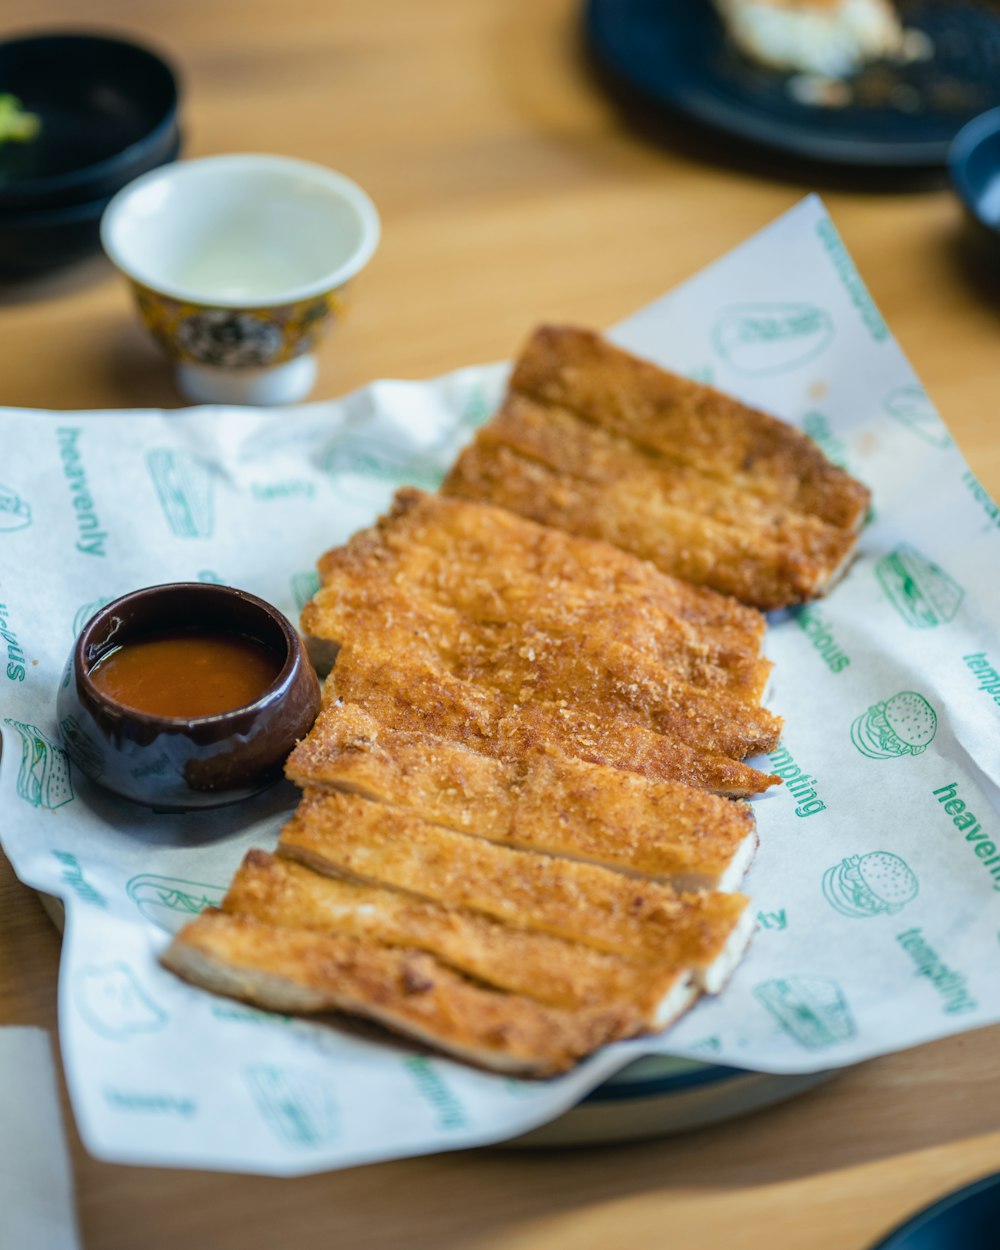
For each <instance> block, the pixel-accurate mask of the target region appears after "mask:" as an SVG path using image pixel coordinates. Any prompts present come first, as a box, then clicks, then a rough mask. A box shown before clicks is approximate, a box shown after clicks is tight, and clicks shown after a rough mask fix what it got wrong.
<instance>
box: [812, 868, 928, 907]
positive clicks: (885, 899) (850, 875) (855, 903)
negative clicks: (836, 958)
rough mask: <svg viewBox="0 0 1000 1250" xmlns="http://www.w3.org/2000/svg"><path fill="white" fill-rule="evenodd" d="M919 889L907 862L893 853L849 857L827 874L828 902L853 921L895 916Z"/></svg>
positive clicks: (825, 888) (825, 880)
mask: <svg viewBox="0 0 1000 1250" xmlns="http://www.w3.org/2000/svg"><path fill="white" fill-rule="evenodd" d="M919 890H920V884H919V882H918V881H917V878H916V877H915V876H914V875H913V873H912V872H911V870H910V866H909V865H908V864H907V862H906V860H905V859H900V857H899V856H898V855H893V854H892V852H891V851H872V852H871V853H870V854H869V855H848V856H847V858H846V859H842V860H841V861H840V863H839V864H835V865H834V866H833V867H832V868H828V869H827V870H826V872H825V873H824V874H823V894H824V896H825V897H826V901H827V902H828V903H829V904H830V906H831V907H833V908H835V909H836V910H837V911H839V912H840V914H841V915H842V916H850V917H851V919H852V920H866V919H868V918H870V917H871V916H891V915H894V914H895V913H896V912H898V911H901V910H902V909H903V908H904V907H905V906H906V904H907V903H912V902H913V900H914V899H915V898H916V897H917V894H918V892H919Z"/></svg>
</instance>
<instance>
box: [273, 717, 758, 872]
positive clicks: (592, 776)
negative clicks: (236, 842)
mask: <svg viewBox="0 0 1000 1250" xmlns="http://www.w3.org/2000/svg"><path fill="white" fill-rule="evenodd" d="M285 773H286V776H287V777H288V778H289V779H290V780H291V781H294V782H295V783H296V785H298V786H300V787H302V788H303V789H304V788H306V787H313V788H329V787H332V788H336V789H339V790H343V791H345V792H346V793H349V794H356V795H358V796H360V797H362V798H367V799H371V800H374V801H378V802H383V803H388V804H390V805H393V806H398V807H405V808H407V809H409V810H410V811H411V812H413V813H414V814H415V815H417V816H419V817H421V818H422V819H423V820H428V821H430V822H432V823H434V824H440V825H444V826H445V827H447V828H450V829H456V830H459V831H461V832H465V833H470V834H474V835H475V836H477V837H483V838H487V839H489V840H490V841H495V842H500V843H503V844H505V845H508V846H516V847H520V848H522V849H527V850H534V851H547V852H550V853H552V854H555V855H564V856H567V857H569V858H572V859H580V860H584V861H589V862H592V863H597V864H602V865H604V866H605V867H610V868H615V869H617V870H619V871H625V872H629V873H633V874H640V875H643V876H648V877H650V878H653V879H654V880H661V881H669V882H670V883H671V884H672V885H674V887H675V888H678V889H682V890H684V889H687V890H691V889H705V888H708V889H730V888H732V889H735V888H736V887H737V886H738V884H739V882H740V881H741V880H742V878H743V875H744V874H745V872H746V869H747V868H748V867H749V864H750V860H751V859H752V857H753V853H754V850H755V849H756V831H755V827H754V824H755V822H754V817H753V812H752V810H751V808H750V807H749V805H748V804H746V803H734V802H732V801H730V800H728V799H722V798H718V797H716V796H715V795H712V794H708V793H707V792H706V791H704V790H697V789H694V788H693V787H691V786H684V785H680V784H678V783H675V782H659V783H657V782H651V781H647V780H646V779H645V778H643V777H638V776H636V775H634V774H630V773H625V772H622V771H621V770H619V769H615V768H607V767H605V766H602V765H598V764H587V763H583V762H582V761H579V760H571V759H567V758H560V757H554V756H551V755H545V754H544V753H541V752H534V753H531V754H528V755H526V756H524V757H522V758H520V759H518V760H499V759H493V758H490V757H488V756H485V755H481V754H478V753H477V752H474V751H470V750H469V749H468V748H466V747H463V746H461V745H459V744H457V743H454V742H449V741H448V740H446V739H443V738H434V737H430V736H429V735H427V734H419V733H412V732H410V733H408V732H405V731H402V730H396V729H392V728H388V727H385V726H382V725H380V724H379V723H378V721H377V720H375V718H374V717H372V716H370V715H369V714H368V713H366V712H365V711H363V709H361V708H359V707H358V706H357V705H355V704H335V705H333V706H330V707H328V708H326V709H325V710H324V711H323V712H322V713H321V714H320V716H319V718H318V720H317V721H316V724H315V725H314V726H313V728H312V730H311V731H310V733H309V735H308V737H306V738H305V739H304V740H303V741H302V742H300V743H299V745H298V746H297V747H296V748H295V750H294V751H293V752H292V754H291V756H290V757H289V760H288V763H287V765H286V768H285Z"/></svg>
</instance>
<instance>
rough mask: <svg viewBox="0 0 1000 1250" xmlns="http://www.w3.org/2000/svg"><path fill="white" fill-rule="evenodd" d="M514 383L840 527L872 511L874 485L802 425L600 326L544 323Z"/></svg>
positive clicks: (849, 525) (709, 473)
mask: <svg viewBox="0 0 1000 1250" xmlns="http://www.w3.org/2000/svg"><path fill="white" fill-rule="evenodd" d="M510 390H511V391H513V392H516V393H520V394H522V395H526V396H530V397H532V398H533V399H535V400H536V401H537V402H539V403H542V404H545V405H553V406H555V407H558V408H565V409H569V410H570V411H572V412H574V413H576V414H577V416H579V417H581V418H582V419H583V420H585V421H589V422H591V423H593V424H594V425H597V426H600V427H602V428H603V429H606V430H608V431H610V432H612V433H615V434H618V435H621V436H623V437H625V438H628V439H630V440H631V441H632V442H634V443H636V444H637V445H639V446H640V447H644V448H649V449H650V450H652V451H654V452H658V453H659V454H660V455H662V456H665V457H667V458H669V459H672V460H675V461H676V462H677V463H678V464H682V465H689V466H691V467H692V468H694V469H697V470H698V472H700V473H702V474H704V475H705V476H706V477H714V478H721V479H724V480H726V481H729V482H731V483H732V484H733V485H734V486H737V487H739V488H740V489H742V490H746V491H748V492H750V493H752V494H756V495H758V496H760V497H761V498H762V499H768V500H773V501H777V502H780V501H785V502H786V503H787V504H788V505H790V506H791V507H794V508H796V509H797V510H798V511H800V512H803V513H806V514H808V515H812V516H816V517H818V518H819V519H820V520H822V521H826V522H828V523H829V524H830V525H835V526H838V527H840V528H841V529H847V530H854V529H858V528H860V526H861V523H862V522H863V520H864V518H865V515H866V513H867V511H868V506H869V503H870V501H871V496H870V493H869V491H868V489H867V488H866V487H865V486H864V485H862V483H861V482H858V481H856V480H855V479H854V478H852V477H851V476H850V475H849V474H848V473H845V472H844V470H843V469H841V468H839V467H838V466H837V465H834V464H832V463H831V462H830V461H829V460H828V459H827V458H826V456H825V455H824V454H823V452H822V451H821V450H820V449H819V448H818V447H817V446H816V444H815V443H814V442H813V441H812V440H811V439H809V438H807V437H806V436H805V435H804V434H802V433H800V432H799V431H798V430H795V429H793V428H792V427H791V426H789V425H787V424H786V423H785V422H784V421H779V420H778V419H777V418H776V417H772V416H769V415H767V414H766V413H763V412H759V411H757V410H756V409H753V408H750V407H748V406H747V405H746V404H743V403H741V402H740V401H739V400H738V399H734V398H733V397H732V396H730V395H724V394H723V393H722V392H720V391H717V390H714V389H713V388H712V387H710V386H705V385H703V384H702V383H700V382H693V381H691V380H690V379H688V378H683V377H679V376H678V375H677V374H674V373H670V372H668V371H667V370H665V369H661V368H659V367H658V366H657V365H654V364H652V363H650V362H649V361H646V360H640V359H639V358H638V357H636V356H633V355H631V354H630V353H629V352H626V351H623V350H622V349H621V348H619V347H615V346H614V345H613V344H612V343H610V342H609V341H608V340H607V339H604V338H602V337H601V336H600V335H598V334H594V333H593V332H591V331H588V330H579V329H575V328H572V327H563V326H543V327H541V328H540V329H539V330H537V331H536V332H535V334H534V335H533V336H532V337H531V339H530V340H529V341H528V343H527V345H526V347H525V349H524V351H523V352H522V354H521V356H520V358H519V359H518V361H517V363H516V366H515V369H514V373H513V375H512V377H511V381H510Z"/></svg>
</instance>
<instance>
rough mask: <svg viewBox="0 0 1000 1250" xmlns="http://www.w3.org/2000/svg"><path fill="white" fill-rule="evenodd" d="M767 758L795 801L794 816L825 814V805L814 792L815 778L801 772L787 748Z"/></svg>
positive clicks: (782, 748)
mask: <svg viewBox="0 0 1000 1250" xmlns="http://www.w3.org/2000/svg"><path fill="white" fill-rule="evenodd" d="M768 758H769V759H770V761H771V768H772V769H773V770H774V772H776V773H777V774H778V776H779V777H780V778H781V779H782V780H783V781H784V783H785V789H786V790H788V791H789V793H791V794H792V795H793V796H794V798H795V801H796V804H797V806H796V808H795V815H796V816H815V815H816V813H817V812H825V811H826V804H825V803H824V802H823V800H822V799H821V798H820V797H819V795H818V794H817V792H816V789H815V787H816V778H815V777H810V776H808V775H807V774H806V773H804V772H803V771H802V769H801V768H800V767H799V765H798V764H796V762H795V761H794V760H793V759H792V755H791V752H790V751H789V749H788V747H786V746H780V747H778V749H777V751H774V752H772V754H771V755H770V756H768Z"/></svg>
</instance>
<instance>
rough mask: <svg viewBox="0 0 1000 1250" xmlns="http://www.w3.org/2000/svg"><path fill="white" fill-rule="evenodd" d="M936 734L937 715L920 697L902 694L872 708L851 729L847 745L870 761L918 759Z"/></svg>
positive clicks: (918, 695) (911, 693) (908, 692)
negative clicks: (904, 756)
mask: <svg viewBox="0 0 1000 1250" xmlns="http://www.w3.org/2000/svg"><path fill="white" fill-rule="evenodd" d="M936 733H937V714H936V713H935V711H934V709H933V708H932V707H931V705H930V704H929V703H928V702H927V700H926V699H925V698H924V696H923V695H921V694H917V693H916V691H913V690H902V691H900V693H899V694H895V695H893V696H892V698H891V699H886V701H885V702H884V703H873V704H872V706H871V707H870V708H869V709H868V711H867V712H865V713H864V714H863V715H861V716H859V717H858V719H857V720H856V721H855V722H854V724H853V725H852V726H851V741H852V742H853V743H854V745H855V746H856V747H857V748H858V750H859V751H860V752H861V754H862V755H867V756H868V758H869V759H872V760H895V759H899V758H900V756H903V755H922V754H923V753H924V751H926V750H927V748H928V747H929V746H930V744H931V743H932V742H933V741H934V735H935V734H936Z"/></svg>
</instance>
